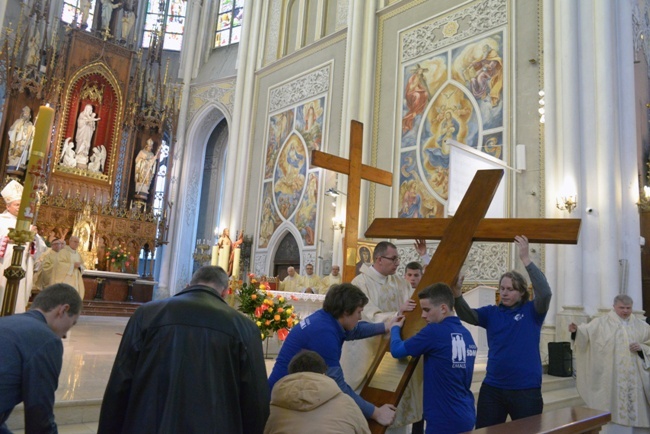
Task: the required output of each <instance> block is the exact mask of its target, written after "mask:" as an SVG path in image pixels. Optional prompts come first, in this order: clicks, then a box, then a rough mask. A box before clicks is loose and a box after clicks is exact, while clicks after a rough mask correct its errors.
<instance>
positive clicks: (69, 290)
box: [29, 283, 83, 316]
mask: <svg viewBox="0 0 650 434" xmlns="http://www.w3.org/2000/svg"><path fill="white" fill-rule="evenodd" d="M82 303H83V302H82V301H81V297H80V296H79V293H78V292H77V290H76V289H74V288H73V287H72V286H70V285H68V284H67V283H55V284H54V285H50V286H48V287H47V288H45V289H43V290H42V291H41V292H39V293H38V295H37V296H36V298H34V301H33V302H32V306H31V307H30V308H29V310H33V309H39V310H42V311H43V312H50V311H51V310H53V309H56V308H57V307H58V306H61V305H62V304H67V305H69V306H70V310H68V315H69V316H73V315H77V314H78V313H79V312H81V306H82Z"/></svg>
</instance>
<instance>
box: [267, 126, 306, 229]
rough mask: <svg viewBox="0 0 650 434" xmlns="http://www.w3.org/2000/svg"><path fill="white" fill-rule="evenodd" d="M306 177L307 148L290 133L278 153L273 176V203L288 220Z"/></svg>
mask: <svg viewBox="0 0 650 434" xmlns="http://www.w3.org/2000/svg"><path fill="white" fill-rule="evenodd" d="M306 178H307V149H306V148H305V145H304V144H303V142H302V140H301V138H300V136H298V135H297V134H295V133H294V134H291V135H290V136H289V140H287V142H286V143H285V144H284V146H283V147H282V149H281V150H280V154H279V155H278V160H277V164H276V166H275V176H274V178H273V192H274V194H275V203H276V205H277V207H278V211H279V212H280V215H281V216H282V217H283V218H284V219H285V220H288V219H289V218H290V217H291V215H292V214H293V213H294V211H295V210H296V208H297V207H298V203H299V201H300V197H301V196H302V193H303V190H304V187H305V181H306Z"/></svg>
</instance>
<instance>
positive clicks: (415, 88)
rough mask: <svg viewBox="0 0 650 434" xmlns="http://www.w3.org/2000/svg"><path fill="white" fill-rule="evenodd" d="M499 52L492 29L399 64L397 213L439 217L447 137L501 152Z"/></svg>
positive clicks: (446, 172) (445, 192) (445, 196)
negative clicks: (398, 182) (400, 83)
mask: <svg viewBox="0 0 650 434" xmlns="http://www.w3.org/2000/svg"><path fill="white" fill-rule="evenodd" d="M503 52H504V41H503V32H502V31H499V32H494V33H492V34H490V35H487V36H485V35H484V36H481V37H479V38H477V39H474V40H473V41H471V42H464V43H462V44H460V45H456V46H451V47H448V48H445V49H443V50H442V51H438V52H436V53H434V54H430V55H427V56H424V57H422V58H419V59H414V60H412V61H410V62H409V63H408V64H404V65H403V66H402V76H403V81H402V89H401V101H402V103H401V104H402V115H401V120H400V123H401V140H400V189H399V201H398V210H397V214H398V215H399V217H404V218H409V217H410V218H422V217H425V218H426V217H444V216H445V215H446V212H445V210H446V206H447V201H448V192H449V185H448V184H449V158H450V145H449V144H448V143H447V140H448V139H451V140H455V141H457V142H460V143H463V144H466V145H468V146H471V147H472V148H474V149H477V150H479V151H482V152H485V153H486V154H489V155H491V156H493V157H496V158H499V159H503V158H504V155H503V139H504V135H503V131H504V117H505V116H504V103H503V68H504V66H503Z"/></svg>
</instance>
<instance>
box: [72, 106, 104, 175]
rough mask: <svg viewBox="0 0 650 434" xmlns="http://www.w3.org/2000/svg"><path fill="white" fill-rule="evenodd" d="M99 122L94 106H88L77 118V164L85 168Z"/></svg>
mask: <svg viewBox="0 0 650 434" xmlns="http://www.w3.org/2000/svg"><path fill="white" fill-rule="evenodd" d="M97 121H99V118H98V117H97V115H96V114H95V113H94V112H93V106H92V105H91V104H86V107H84V109H83V111H82V112H81V113H80V114H79V117H78V118H77V135H76V139H77V146H76V148H77V149H76V155H77V164H80V165H82V166H83V167H85V166H86V165H87V164H88V152H89V151H90V142H91V140H92V138H93V133H94V132H95V124H96V123H97Z"/></svg>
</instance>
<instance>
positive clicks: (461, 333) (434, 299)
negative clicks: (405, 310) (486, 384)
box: [390, 283, 477, 434]
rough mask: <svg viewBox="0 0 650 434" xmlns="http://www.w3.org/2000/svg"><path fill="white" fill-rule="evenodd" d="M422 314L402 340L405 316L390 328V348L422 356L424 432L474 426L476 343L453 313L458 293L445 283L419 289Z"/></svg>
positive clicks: (450, 431) (400, 353)
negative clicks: (417, 327)
mask: <svg viewBox="0 0 650 434" xmlns="http://www.w3.org/2000/svg"><path fill="white" fill-rule="evenodd" d="M418 298H419V299H420V306H421V307H422V318H424V319H425V320H426V322H427V323H428V324H427V325H426V326H425V327H424V328H423V329H422V330H420V331H419V332H418V333H417V334H416V335H415V336H413V337H411V338H410V339H407V340H406V341H403V340H402V338H401V336H400V333H401V327H402V325H404V320H403V319H402V320H401V321H399V322H397V323H396V324H395V325H393V328H392V329H391V340H390V352H391V354H392V355H393V357H395V358H403V357H406V356H413V357H419V356H422V355H424V420H425V421H426V433H427V434H433V433H434V432H435V433H436V434H447V433H448V434H454V433H458V432H464V431H470V430H472V429H473V428H474V423H475V421H476V411H475V410H474V395H473V394H472V391H471V390H470V385H471V384H472V375H473V374H474V361H475V360H476V351H477V348H476V345H475V344H474V340H473V339H472V335H471V334H470V332H469V330H467V329H466V328H465V327H464V326H463V325H462V324H461V322H460V320H459V319H458V317H457V316H455V315H454V296H453V294H452V292H451V289H450V288H449V286H447V285H446V284H445V283H436V284H433V285H430V286H427V287H426V288H424V289H423V290H422V291H420V292H419V293H418Z"/></svg>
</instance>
